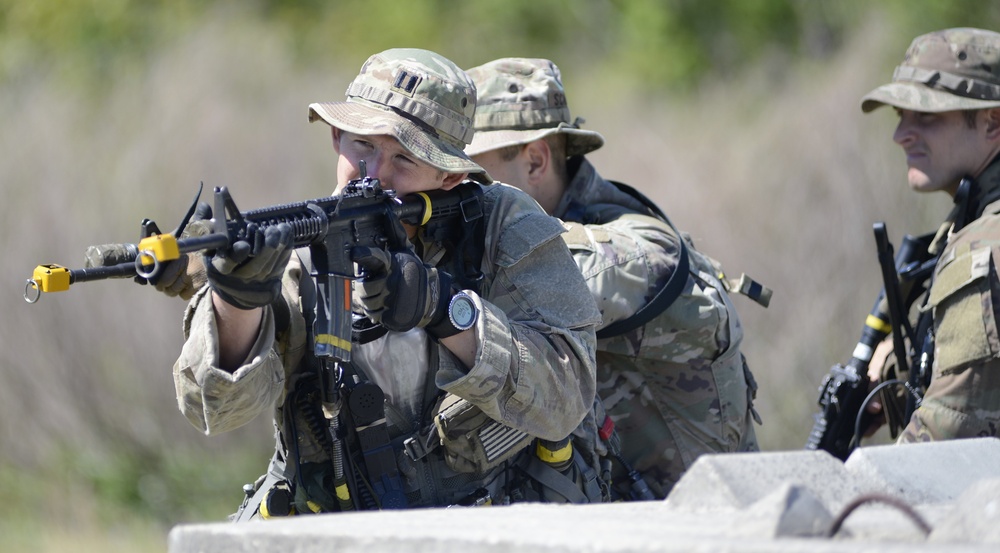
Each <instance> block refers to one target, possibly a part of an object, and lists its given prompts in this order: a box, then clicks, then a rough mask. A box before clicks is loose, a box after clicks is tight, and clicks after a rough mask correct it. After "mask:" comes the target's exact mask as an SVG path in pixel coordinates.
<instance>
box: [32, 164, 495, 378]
mask: <svg viewBox="0 0 1000 553" xmlns="http://www.w3.org/2000/svg"><path fill="white" fill-rule="evenodd" d="M196 202H197V198H196ZM194 207H195V206H194V205H192V207H191V210H190V211H189V212H188V215H187V216H185V220H184V222H182V224H181V226H180V227H179V228H178V229H177V231H175V232H174V234H153V235H151V236H147V237H146V238H143V239H142V240H141V241H140V242H139V243H138V244H123V245H122V246H123V247H124V248H125V249H127V251H128V252H129V253H128V254H126V256H125V259H124V260H123V261H124V262H123V263H120V264H118V265H113V266H110V267H95V268H86V269H67V268H65V267H62V266H60V265H39V266H38V267H36V269H35V271H34V273H33V276H32V278H31V279H28V282H27V284H26V285H25V300H26V301H28V302H29V303H34V302H36V301H38V298H39V297H40V296H41V293H42V292H57V291H63V290H68V289H69V286H70V285H71V284H74V283H77V282H86V281H92V280H103V279H108V278H122V277H129V276H135V275H139V276H142V277H147V278H149V277H153V276H155V274H156V272H157V271H158V270H159V268H160V265H161V264H162V263H165V262H167V261H171V260H174V259H178V258H179V257H180V256H181V255H183V254H187V253H190V252H196V251H211V250H216V249H220V248H226V247H229V246H230V245H231V244H233V243H234V242H235V241H237V240H241V239H246V238H247V234H248V227H251V226H256V227H257V228H260V229H265V228H267V227H269V226H273V225H278V224H281V223H287V224H289V225H290V226H291V227H292V230H293V242H294V246H295V247H296V248H299V247H308V248H309V250H310V255H311V257H312V264H313V272H312V275H311V276H312V277H313V279H314V281H315V283H316V291H317V302H316V305H317V309H316V314H315V315H316V320H315V321H314V324H313V332H314V337H315V344H314V353H315V354H316V356H317V357H319V358H321V359H322V358H333V359H336V360H341V361H349V360H350V352H351V326H352V316H351V282H352V281H353V280H354V279H355V278H356V276H355V272H354V264H353V262H352V261H351V258H350V252H351V248H352V247H354V246H368V247H377V248H386V247H391V246H393V244H390V241H391V240H392V237H393V236H394V234H395V233H393V232H392V227H391V226H390V225H392V224H394V223H393V221H392V220H391V218H392V217H395V218H398V219H399V220H400V221H402V222H404V223H408V224H411V225H416V226H424V227H425V229H429V230H427V231H428V232H436V233H437V234H441V229H445V228H448V227H449V225H453V224H456V223H459V222H466V221H471V220H474V219H476V218H479V217H481V216H482V214H483V212H482V204H481V193H480V190H479V187H478V186H477V185H473V184H464V183H463V184H461V185H459V186H458V187H456V188H454V189H452V190H449V191H444V190H433V191H428V192H420V193H416V194H409V195H407V196H404V197H397V196H396V194H395V192H394V191H392V190H383V189H382V188H381V186H380V183H379V181H378V179H373V178H370V177H366V176H363V177H362V178H360V179H356V180H354V181H351V182H350V183H348V185H347V186H346V187H345V189H344V191H343V193H341V194H339V195H336V196H328V197H324V198H317V199H313V200H307V201H302V202H295V203H289V204H283V205H275V206H271V207H265V208H261V209H255V210H251V211H247V212H243V213H241V212H240V211H239V210H238V209H237V208H236V204H235V202H234V201H233V199H232V197H231V196H230V194H229V191H228V189H227V188H225V187H222V188H216V189H215V208H214V211H213V213H214V214H215V221H214V223H213V229H212V232H211V233H210V234H207V235H205V236H198V237H191V238H177V236H180V234H181V231H182V230H183V227H184V225H185V224H186V222H187V219H189V218H190V216H191V214H192V213H193V212H194ZM148 227H151V228H155V224H152V223H151V222H150V221H148V220H147V221H144V222H143V228H144V229H146V228H148ZM435 229H437V230H435ZM459 232H461V231H460V230H459ZM144 234H145V231H144Z"/></svg>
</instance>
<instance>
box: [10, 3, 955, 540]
mask: <svg viewBox="0 0 1000 553" xmlns="http://www.w3.org/2000/svg"><path fill="white" fill-rule="evenodd" d="M880 36H883V35H882V34H880V33H875V32H871V31H866V30H859V33H858V36H857V37H856V39H855V40H853V41H851V42H850V44H851V45H850V47H849V48H848V49H847V50H845V51H844V52H843V53H841V54H840V55H838V56H837V57H835V58H833V59H830V60H828V61H826V62H825V63H822V64H814V65H796V66H795V67H794V70H792V71H787V72H780V71H776V70H773V68H772V69H769V68H768V67H767V66H766V65H765V66H762V67H761V68H760V70H759V71H757V72H755V73H754V74H753V75H750V76H748V77H739V78H734V79H731V80H727V81H725V82H718V83H713V84H707V85H705V87H704V88H703V91H702V92H701V93H700V94H698V95H697V96H696V97H695V98H693V99H686V100H678V99H674V98H670V97H656V96H650V95H648V94H647V95H643V96H642V97H641V98H640V97H639V95H638V94H635V93H633V92H631V91H627V90H620V89H616V84H615V83H604V82H593V81H588V80H587V79H586V78H584V77H583V76H582V75H583V71H582V69H581V70H580V71H578V72H577V74H576V75H575V74H574V68H571V67H563V70H564V74H565V75H566V76H567V79H568V87H569V90H570V95H571V102H572V103H573V104H572V105H573V108H574V110H575V111H576V113H577V114H579V115H584V116H586V117H587V118H588V125H587V126H588V127H589V128H594V129H597V130H600V131H601V132H603V133H604V134H605V136H606V138H607V139H608V145H607V146H605V148H604V149H602V150H601V151H599V152H597V153H596V154H594V155H593V156H592V157H593V160H594V161H595V163H596V164H597V166H598V167H599V169H600V170H601V172H602V173H604V174H605V176H607V177H609V178H616V179H619V180H624V181H626V182H630V183H631V184H633V185H635V186H637V187H638V188H640V189H641V190H643V191H645V192H646V193H648V194H649V195H650V196H651V197H653V198H654V199H655V200H657V201H659V202H660V203H661V205H662V206H663V207H664V209H665V210H666V211H667V212H668V213H669V214H670V216H671V217H672V218H673V220H674V221H675V223H677V225H678V226H679V227H681V228H682V229H684V230H687V231H688V232H690V233H691V234H692V235H693V237H694V239H695V241H696V243H697V244H698V245H699V246H700V247H701V248H702V249H703V250H705V251H706V252H708V253H709V254H710V255H713V256H714V257H716V258H718V259H719V260H720V261H722V262H723V264H724V266H725V267H727V268H728V269H729V271H730V272H731V273H736V274H738V273H739V272H746V273H748V274H750V275H752V276H754V277H755V278H757V279H758V280H760V281H761V282H763V283H765V284H766V285H768V286H770V287H771V288H773V289H774V293H775V295H774V300H773V302H772V305H771V307H770V308H769V309H767V310H763V309H761V308H759V307H757V306H755V305H754V304H752V303H751V302H749V301H747V300H741V301H740V302H739V306H740V308H741V309H742V314H743V319H744V323H745V328H746V341H745V351H746V353H747V355H748V357H749V359H750V362H751V364H752V368H753V370H754V373H755V374H756V376H757V379H758V381H759V382H760V385H761V390H760V394H759V396H758V400H757V406H758V408H759V410H760V411H761V413H762V415H763V417H764V420H765V425H764V426H763V427H762V428H761V429H760V430H759V436H760V439H761V443H762V445H763V447H764V448H766V449H772V450H773V449H797V448H800V447H802V445H803V444H804V441H805V439H806V435H807V433H808V431H809V428H810V426H811V417H810V416H811V414H812V412H813V411H814V409H815V405H814V402H815V398H816V387H817V385H818V383H819V381H820V379H821V378H822V376H823V375H824V374H825V373H826V371H827V369H828V368H829V366H830V365H831V364H832V363H834V362H837V361H844V360H846V358H847V357H848V355H849V354H850V351H851V349H852V348H853V345H854V342H855V341H856V339H857V336H858V333H859V332H860V330H861V324H862V322H863V318H864V315H865V314H866V313H867V310H868V309H870V307H871V303H872V301H873V300H874V297H875V294H876V292H877V290H878V288H879V277H878V272H877V266H876V263H875V256H874V248H873V241H872V235H871V230H870V229H871V224H872V223H873V222H875V221H878V220H885V221H887V223H888V227H889V230H890V236H891V237H892V238H893V239H894V240H895V241H898V239H899V238H900V237H901V236H902V234H903V232H904V231H906V232H911V233H918V232H924V231H926V230H928V229H930V228H931V227H932V226H934V225H935V223H936V221H937V220H938V218H940V217H942V216H943V214H944V212H945V210H946V206H947V199H946V198H927V197H917V196H916V195H914V194H911V193H909V192H908V190H906V187H905V183H904V181H903V169H902V158H901V156H900V155H899V153H898V151H897V149H896V148H895V146H894V145H893V144H892V143H891V141H890V138H889V137H890V135H891V131H892V126H893V124H894V123H893V121H894V119H893V116H892V115H891V114H890V113H877V114H876V115H873V116H868V117H863V116H862V114H861V112H860V110H859V109H858V100H859V98H860V96H861V95H862V94H863V93H864V92H866V91H867V90H868V89H870V88H871V87H873V86H874V85H876V84H880V83H881V82H883V81H884V80H885V79H886V78H887V77H888V75H889V74H890V72H891V67H892V65H893V64H894V63H895V58H896V57H897V56H898V54H899V52H900V51H901V49H902V45H901V44H899V43H896V42H893V43H887V42H886V41H884V40H880V39H879V37H880ZM502 55H504V53H503V52H498V53H497V56H498V57H499V56H502ZM362 61H363V60H360V59H331V60H329V63H328V64H327V65H320V66H313V67H309V68H297V66H296V65H295V64H293V63H292V62H291V61H290V55H289V52H288V51H287V46H286V44H285V43H284V42H282V40H281V38H280V37H278V36H273V34H272V33H269V32H268V31H267V29H266V28H257V27H254V26H252V25H251V24H248V23H247V22H236V23H229V22H225V21H215V22H212V23H209V24H207V25H206V26H205V27H203V28H202V29H201V30H200V31H199V32H198V33H197V34H195V35H193V36H190V37H187V39H186V40H185V41H184V42H183V43H182V44H178V45H177V46H175V47H174V48H172V49H169V50H167V51H164V52H163V53H162V54H161V55H159V56H158V57H157V58H155V60H154V61H153V63H151V64H150V65H149V66H148V67H146V68H145V69H144V70H143V71H142V72H141V73H136V72H123V73H122V74H121V75H120V76H119V77H118V78H116V81H115V82H114V83H113V85H114V86H112V87H111V88H110V93H109V94H108V95H107V96H105V97H101V98H98V99H89V98H85V97H81V96H80V95H79V94H77V93H75V92H74V91H69V90H64V89H62V88H60V87H59V86H58V83H55V82H53V81H50V80H48V79H47V78H46V77H45V75H44V74H43V73H41V72H40V73H39V74H38V76H37V78H36V79H35V80H30V79H28V80H23V81H21V82H18V83H11V84H10V85H9V86H7V87H6V88H5V89H4V90H3V91H2V94H0V120H2V121H3V122H4V124H3V126H2V127H0V151H3V152H4V155H3V156H2V157H0V179H2V182H3V187H4V197H5V199H6V201H5V202H3V203H2V204H0V228H2V230H3V232H2V233H0V246H2V250H0V251H3V252H4V255H5V258H4V259H5V262H4V263H3V265H2V267H0V271H2V275H3V276H4V278H3V279H2V282H4V283H6V284H5V286H7V293H6V294H3V295H0V309H2V311H3V313H5V317H4V318H3V323H2V334H0V335H2V336H3V347H2V348H0V381H2V382H3V385H2V386H0V421H2V423H0V464H3V465H13V466H21V467H28V466H30V465H31V464H33V463H39V462H45V460H46V459H50V458H52V456H54V455H55V454H57V453H62V452H65V451H66V450H67V449H68V450H69V451H85V450H89V451H91V452H97V453H96V454H97V455H100V451H102V450H103V449H105V448H108V449H114V450H117V451H122V450H125V451H129V450H130V448H131V449H134V450H136V451H141V452H143V453H144V454H151V455H156V454H157V453H160V452H163V451H168V450H174V451H176V450H178V449H180V450H190V451H191V452H192V453H191V454H192V455H195V456H203V457H205V458H206V459H210V460H211V461H207V462H217V463H227V462H229V459H231V457H227V455H233V453H230V448H231V447H232V446H234V445H235V444H243V443H250V444H251V446H252V447H253V448H255V449H257V450H259V451H260V452H261V460H260V468H261V470H263V467H264V464H265V459H266V457H267V455H269V451H270V439H271V432H270V425H269V421H266V420H260V421H257V422H255V423H254V424H252V425H251V427H250V428H247V429H245V430H241V431H238V432H235V433H234V434H233V435H232V436H227V437H221V438H218V439H213V440H208V439H206V438H204V437H203V436H200V435H199V434H198V433H197V432H196V431H195V430H193V429H192V428H191V427H190V426H189V425H188V423H187V422H186V421H185V420H184V419H183V417H182V416H180V415H179V413H178V412H177V410H176V405H175V400H174V395H173V385H172V381H171V376H170V366H171V364H172V362H173V359H174V357H175V356H176V354H177V352H178V349H179V346H180V343H181V334H180V314H181V312H182V309H183V304H182V303H181V302H180V301H178V300H171V299H168V298H165V297H162V296H161V295H159V294H156V293H155V292H153V291H151V290H149V289H146V288H142V287H139V286H135V285H133V284H131V283H128V282H125V281H115V282H101V283H85V284H78V285H75V286H74V287H73V289H72V290H71V291H69V292H67V293H62V294H57V295H47V296H45V297H43V298H42V299H41V301H40V302H39V303H38V304H36V305H27V304H26V303H25V302H24V301H23V300H22V299H21V294H22V290H23V286H24V282H25V279H26V278H27V277H28V276H30V273H31V270H32V269H33V268H34V266H35V265H37V264H39V263H50V262H56V263H61V264H64V265H68V266H71V267H79V266H80V265H79V264H80V263H81V262H82V253H83V251H84V249H85V247H86V246H87V245H90V244H94V243H103V242H112V241H134V240H136V239H137V238H138V224H139V221H140V219H141V218H142V217H150V218H153V219H155V220H156V221H158V222H159V223H160V225H161V227H162V228H163V229H165V230H166V229H169V228H172V226H173V225H175V224H176V222H177V220H178V219H179V217H180V216H181V214H182V213H183V212H184V210H185V209H186V207H187V205H188V203H189V202H190V200H191V197H192V196H193V194H194V192H195V190H196V185H197V183H198V182H199V181H202V180H203V181H204V182H205V184H206V186H207V187H209V188H211V187H212V186H219V185H226V186H229V187H230V189H231V190H232V192H233V195H234V198H235V199H236V201H237V203H238V204H239V205H240V206H241V207H242V208H243V209H250V208H254V207H260V206H263V205H268V204H272V203H278V202H287V201H293V200H301V199H305V198H310V197H316V196H321V195H325V194H327V193H329V192H330V190H331V188H332V184H333V179H334V163H335V159H334V158H333V156H332V155H331V154H330V147H329V138H328V135H327V130H326V128H325V127H323V126H310V125H309V124H308V123H307V122H306V109H305V108H306V105H307V104H308V103H309V102H311V101H316V100H325V99H335V98H340V97H341V96H342V94H343V90H344V89H345V87H346V83H347V82H348V80H349V79H350V77H351V76H352V75H353V74H354V72H355V71H356V69H357V67H359V66H360V64H361V62H362ZM557 61H558V60H557ZM588 78H589V77H588ZM609 98H610V100H609ZM637 98H638V99H637ZM253 476H255V475H254V474H247V475H242V476H241V477H242V478H245V479H249V478H252V477H253ZM98 526H99V525H98ZM140 526H141V524H140ZM29 527H30V526H29ZM159 531H161V530H159V529H157V530H152V532H153V533H154V534H156V532H159ZM81 532H82V533H83V535H85V536H86V535H90V536H98V535H101V533H102V530H100V529H99V528H98V529H96V530H93V529H90V530H81ZM61 535H62V534H61V533H59V532H56V533H54V534H52V535H51V536H50V537H49V538H48V542H49V543H51V544H53V545H51V546H48V547H42V548H41V549H40V550H56V549H61V547H62V546H63V545H65V542H63V541H62V540H63V538H60V536H61ZM95 539H96V538H95ZM60 544H63V545H60Z"/></svg>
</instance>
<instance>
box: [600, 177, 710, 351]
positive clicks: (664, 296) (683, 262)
mask: <svg viewBox="0 0 1000 553" xmlns="http://www.w3.org/2000/svg"><path fill="white" fill-rule="evenodd" d="M609 182H611V184H614V185H615V186H616V187H618V189H619V190H621V191H622V192H625V193H626V194H628V195H630V196H632V197H633V198H635V199H637V200H639V201H640V202H642V204H643V205H645V206H646V208H647V209H649V211H650V212H651V213H652V214H653V215H655V216H656V217H657V218H658V219H660V220H661V221H663V222H664V223H666V224H667V225H669V226H670V228H671V229H673V231H674V233H675V234H676V235H677V240H678V241H679V242H680V249H679V251H678V256H677V267H675V268H674V272H673V274H672V275H670V279H668V280H667V282H666V284H664V285H663V287H662V288H660V290H659V291H657V292H656V296H655V297H653V299H652V300H650V301H649V303H647V304H646V305H644V306H642V307H641V308H639V310H638V311H636V312H635V313H634V314H632V316H631V317H629V318H627V319H623V320H621V321H617V322H615V323H612V324H610V325H608V326H606V327H604V328H602V329H600V330H598V331H597V338H598V339H599V340H600V339H604V338H611V337H614V336H619V335H622V334H625V333H626V332H630V331H632V330H635V329H637V328H639V327H640V326H643V325H645V324H646V323H648V322H649V321H651V320H653V319H654V318H655V317H656V316H657V315H659V314H660V313H663V312H664V311H666V310H667V308H668V307H670V305H671V304H673V303H674V301H675V300H677V298H679V297H680V295H681V293H683V292H684V286H685V285H686V284H687V279H688V272H689V271H690V269H691V262H690V260H689V259H688V249H687V244H686V243H685V241H684V237H683V236H682V235H681V233H680V231H678V230H677V227H675V226H674V224H673V223H672V222H671V221H670V219H669V218H668V217H667V215H666V214H665V213H663V210H661V209H660V208H659V206H657V205H656V204H655V203H653V201H652V200H650V199H649V198H647V197H646V196H645V195H644V194H643V193H642V192H639V191H638V190H636V189H635V188H632V187H631V186H629V185H627V184H624V183H621V182H617V181H609Z"/></svg>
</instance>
